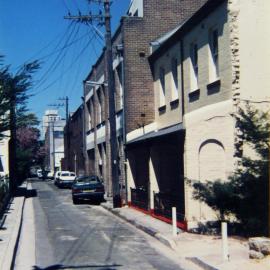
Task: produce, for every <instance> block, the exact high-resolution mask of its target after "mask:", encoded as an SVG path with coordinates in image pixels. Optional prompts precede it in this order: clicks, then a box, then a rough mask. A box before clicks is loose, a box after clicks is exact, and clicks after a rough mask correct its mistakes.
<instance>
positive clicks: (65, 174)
mask: <svg viewBox="0 0 270 270" xmlns="http://www.w3.org/2000/svg"><path fill="white" fill-rule="evenodd" d="M61 176H69V173H62V174H61Z"/></svg>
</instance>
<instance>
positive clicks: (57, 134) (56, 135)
mask: <svg viewBox="0 0 270 270" xmlns="http://www.w3.org/2000/svg"><path fill="white" fill-rule="evenodd" d="M53 136H54V138H55V139H61V138H64V132H63V131H58V130H55V131H54V132H53Z"/></svg>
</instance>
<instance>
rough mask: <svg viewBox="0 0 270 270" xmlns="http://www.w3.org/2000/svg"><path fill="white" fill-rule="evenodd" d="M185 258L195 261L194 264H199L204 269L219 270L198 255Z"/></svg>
mask: <svg viewBox="0 0 270 270" xmlns="http://www.w3.org/2000/svg"><path fill="white" fill-rule="evenodd" d="M185 259H186V260H188V261H191V262H193V263H194V264H196V265H197V266H199V267H201V268H202V269H204V270H218V269H217V268H215V267H213V266H211V265H209V264H207V263H205V262H204V261H202V260H200V259H199V258H197V257H186V258H185Z"/></svg>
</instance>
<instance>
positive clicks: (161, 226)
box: [101, 202, 270, 270]
mask: <svg viewBox="0 0 270 270" xmlns="http://www.w3.org/2000/svg"><path fill="white" fill-rule="evenodd" d="M101 206H102V207H103V208H105V209H107V210H108V211H110V212H111V213H113V214H115V215H117V216H118V217H120V218H122V219H124V220H125V221H127V222H129V223H131V224H133V225H134V226H135V227H137V228H139V229H141V230H143V231H144V232H146V233H148V234H149V235H151V236H153V237H155V238H156V239H158V240H159V241H161V242H162V243H163V244H165V245H167V246H168V247H170V248H171V249H173V250H174V251H175V252H176V253H177V255H178V256H179V257H181V258H184V259H186V260H188V261H192V262H193V263H195V264H196V265H197V266H200V267H201V268H202V269H206V270H216V269H218V270H254V269H256V270H266V269H268V270H269V269H270V258H266V259H264V260H261V261H257V260H250V259H249V255H248V253H249V248H248V243H247V240H243V239H237V238H229V240H228V241H229V254H230V260H229V261H227V262H225V261H223V259H222V241H221V238H220V237H218V236H207V235H198V234H191V233H186V232H180V233H179V234H178V236H177V237H173V235H172V226H171V225H170V224H167V223H165V222H162V221H160V220H158V219H155V218H153V217H151V216H149V215H146V214H144V213H142V212H139V211H137V210H135V209H133V208H129V207H123V208H117V209H113V208H112V204H111V202H106V203H102V204H101ZM269 257H270V256H269Z"/></svg>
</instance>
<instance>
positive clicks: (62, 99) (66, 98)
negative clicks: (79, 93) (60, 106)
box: [58, 96, 69, 124]
mask: <svg viewBox="0 0 270 270" xmlns="http://www.w3.org/2000/svg"><path fill="white" fill-rule="evenodd" d="M58 100H61V101H65V107H66V124H67V123H68V118H69V115H68V114H69V111H68V110H69V109H68V96H66V97H64V98H58Z"/></svg>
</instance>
